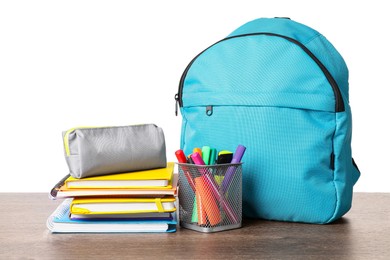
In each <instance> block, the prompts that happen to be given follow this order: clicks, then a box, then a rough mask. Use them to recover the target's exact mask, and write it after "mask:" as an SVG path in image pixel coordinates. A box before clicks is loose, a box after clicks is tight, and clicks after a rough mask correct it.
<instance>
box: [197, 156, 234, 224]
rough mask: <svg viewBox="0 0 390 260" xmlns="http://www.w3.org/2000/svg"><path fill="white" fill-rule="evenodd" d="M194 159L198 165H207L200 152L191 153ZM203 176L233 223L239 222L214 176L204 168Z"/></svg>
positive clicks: (202, 170)
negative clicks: (220, 191) (221, 193)
mask: <svg viewBox="0 0 390 260" xmlns="http://www.w3.org/2000/svg"><path fill="white" fill-rule="evenodd" d="M191 158H192V160H193V161H194V162H195V164H197V165H205V164H204V161H203V159H202V157H200V155H199V154H198V153H194V154H192V155H191ZM200 171H201V174H202V176H203V177H204V178H205V183H206V184H207V186H208V187H209V188H210V190H211V192H212V194H213V195H214V197H215V199H216V200H217V201H220V202H221V203H222V207H223V209H224V211H225V212H226V214H227V216H228V217H229V219H230V220H231V221H232V223H237V222H238V218H237V216H236V214H235V213H234V211H233V210H232V208H231V207H230V205H229V203H228V202H227V201H226V199H225V196H220V194H219V191H218V184H217V183H216V182H215V180H214V178H213V177H212V176H211V174H210V172H209V171H208V170H207V169H206V168H204V169H200Z"/></svg>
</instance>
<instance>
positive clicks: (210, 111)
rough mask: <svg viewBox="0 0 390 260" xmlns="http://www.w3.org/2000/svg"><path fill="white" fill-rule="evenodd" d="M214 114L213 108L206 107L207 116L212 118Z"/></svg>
mask: <svg viewBox="0 0 390 260" xmlns="http://www.w3.org/2000/svg"><path fill="white" fill-rule="evenodd" d="M212 114H213V106H207V107H206V115H208V116H211V115H212Z"/></svg>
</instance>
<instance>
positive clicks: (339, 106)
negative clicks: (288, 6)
mask: <svg viewBox="0 0 390 260" xmlns="http://www.w3.org/2000/svg"><path fill="white" fill-rule="evenodd" d="M256 35H267V36H275V37H280V38H283V39H286V40H288V41H289V42H292V43H294V44H296V45H298V46H299V47H300V48H301V49H302V50H303V51H304V52H306V54H307V55H309V56H310V58H311V59H312V60H313V61H314V62H315V63H316V64H317V65H318V67H319V68H320V69H321V70H322V72H323V73H324V75H325V77H326V79H327V80H328V82H329V84H330V86H331V87H332V90H333V93H334V96H335V100H336V105H335V112H336V113H337V112H343V111H344V110H345V106H344V100H343V97H342V95H341V92H340V88H339V86H338V85H337V82H336V80H335V79H334V78H333V76H332V75H331V74H330V72H329V71H328V69H327V68H326V67H325V66H324V64H322V63H321V61H320V60H319V59H318V58H317V57H316V56H315V55H314V54H313V53H312V52H311V51H310V50H309V49H308V48H307V47H306V46H305V45H303V44H302V43H301V42H299V41H297V40H295V39H293V38H290V37H287V36H284V35H280V34H276V33H267V32H259V33H248V34H241V35H234V36H231V37H227V38H224V39H222V40H220V41H218V42H216V43H214V44H212V45H211V46H209V47H208V48H206V49H204V50H203V51H202V52H200V53H199V54H198V55H196V56H195V57H194V58H193V59H192V60H191V62H190V63H189V64H188V65H187V67H186V68H185V70H184V72H183V74H182V76H181V78H180V82H179V90H178V93H177V94H176V95H175V100H176V108H175V115H176V116H177V114H178V106H180V107H183V99H182V98H183V86H184V79H185V77H186V76H187V73H188V71H189V69H190V68H191V66H192V64H193V63H194V62H195V60H196V59H197V58H198V57H199V56H200V55H201V54H203V53H204V52H205V51H207V50H208V49H210V48H211V47H213V46H214V45H216V44H218V43H221V42H223V41H227V40H230V39H233V38H240V37H246V36H256Z"/></svg>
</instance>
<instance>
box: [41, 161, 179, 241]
mask: <svg viewBox="0 0 390 260" xmlns="http://www.w3.org/2000/svg"><path fill="white" fill-rule="evenodd" d="M173 169H174V164H173V163H171V162H169V163H167V167H166V168H159V169H153V170H146V171H138V172H129V173H119V174H109V175H103V176H97V177H87V178H82V179H76V178H73V177H71V176H66V177H65V178H64V179H63V180H61V181H60V182H59V183H58V184H57V185H56V187H54V188H53V190H52V191H51V193H50V196H51V198H52V199H63V202H62V203H61V204H60V205H59V206H58V208H57V209H56V210H55V211H54V212H53V214H52V215H51V216H50V217H49V218H48V220H47V226H48V228H49V230H50V231H51V232H56V233H79V232H81V233H82V232H174V231H176V195H177V194H176V191H177V181H178V180H177V179H178V178H177V174H174V173H173Z"/></svg>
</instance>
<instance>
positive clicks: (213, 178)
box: [178, 163, 242, 232]
mask: <svg viewBox="0 0 390 260" xmlns="http://www.w3.org/2000/svg"><path fill="white" fill-rule="evenodd" d="M178 166H179V203H180V212H179V216H180V225H181V226H182V227H184V228H189V229H193V230H196V231H200V232H217V231H223V230H229V229H234V228H239V227H241V223H242V167H241V163H238V164H217V165H194V164H183V163H179V164H178Z"/></svg>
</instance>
